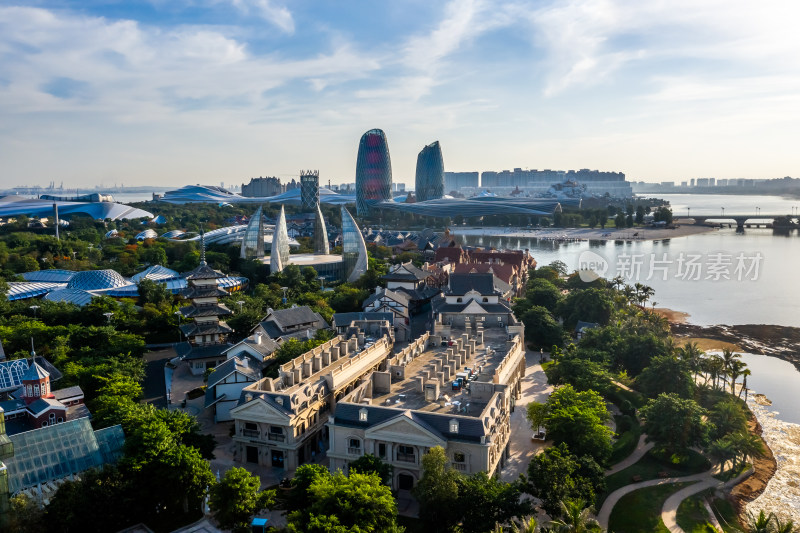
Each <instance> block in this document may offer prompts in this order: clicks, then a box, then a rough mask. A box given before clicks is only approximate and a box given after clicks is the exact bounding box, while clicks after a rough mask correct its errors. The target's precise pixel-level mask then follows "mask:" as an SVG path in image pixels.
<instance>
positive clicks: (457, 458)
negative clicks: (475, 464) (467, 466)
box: [453, 452, 467, 463]
mask: <svg viewBox="0 0 800 533" xmlns="http://www.w3.org/2000/svg"><path fill="white" fill-rule="evenodd" d="M453 462H454V463H466V462H467V456H466V455H464V453H463V452H455V453H454V454H453Z"/></svg>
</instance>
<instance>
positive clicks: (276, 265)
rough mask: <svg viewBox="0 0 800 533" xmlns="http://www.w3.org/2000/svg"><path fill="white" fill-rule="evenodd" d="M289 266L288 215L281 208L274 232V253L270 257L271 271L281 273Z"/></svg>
mask: <svg viewBox="0 0 800 533" xmlns="http://www.w3.org/2000/svg"><path fill="white" fill-rule="evenodd" d="M288 264H289V232H288V231H287V228H286V213H285V212H284V210H283V206H281V214H280V215H279V216H278V223H277V224H275V231H273V232H272V253H271V255H270V263H269V271H270V273H271V274H275V273H276V272H280V271H281V270H283V269H284V268H285V267H286V265H288Z"/></svg>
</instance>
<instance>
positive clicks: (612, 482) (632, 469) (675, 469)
mask: <svg viewBox="0 0 800 533" xmlns="http://www.w3.org/2000/svg"><path fill="white" fill-rule="evenodd" d="M709 468H711V465H710V463H709V462H708V460H707V459H706V458H705V457H703V456H702V455H701V454H699V453H697V452H695V451H692V450H689V454H688V456H687V457H686V458H685V459H684V460H683V461H682V462H680V463H677V464H676V463H673V462H670V461H667V460H664V459H663V458H661V457H659V456H658V455H656V454H655V453H654V452H653V450H650V451H649V452H647V453H646V454H645V455H644V457H642V458H641V459H639V461H638V462H637V463H636V464H634V465H631V466H629V467H628V468H626V469H625V470H621V471H620V472H617V473H616V474H612V475H610V476H608V477H607V478H606V493H605V494H603V495H601V496H600V497H599V498H598V503H597V505H598V506H600V505H602V502H603V500H605V499H606V496H608V495H609V494H611V493H612V492H614V491H615V490H617V489H618V488H620V487H624V486H625V485H630V484H631V483H634V481H633V478H634V477H635V476H639V477H640V478H641V479H640V480H639V481H647V480H648V479H656V478H659V477H661V476H659V473H661V472H666V474H667V476H666V477H680V476H688V475H691V474H698V473H700V472H705V471H706V470H708V469H709Z"/></svg>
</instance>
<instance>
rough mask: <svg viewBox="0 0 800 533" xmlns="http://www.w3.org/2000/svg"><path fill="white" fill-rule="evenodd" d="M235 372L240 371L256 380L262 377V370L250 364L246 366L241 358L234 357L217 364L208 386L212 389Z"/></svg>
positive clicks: (209, 377)
mask: <svg viewBox="0 0 800 533" xmlns="http://www.w3.org/2000/svg"><path fill="white" fill-rule="evenodd" d="M234 372H239V373H240V374H242V375H243V376H246V377H247V378H250V379H252V380H253V381H254V382H255V381H258V380H259V379H261V372H260V371H259V370H257V369H255V368H252V367H250V366H244V364H242V360H241V359H239V358H237V357H234V358H232V359H228V360H227V361H225V362H224V363H222V364H220V365H217V367H216V368H215V369H214V371H213V372H212V373H211V374H210V375H209V376H208V388H209V389H210V388H211V387H213V386H215V385H216V384H217V383H219V382H220V381H222V380H223V379H225V378H226V377H228V376H230V375H231V374H232V373H234Z"/></svg>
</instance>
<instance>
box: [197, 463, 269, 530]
mask: <svg viewBox="0 0 800 533" xmlns="http://www.w3.org/2000/svg"><path fill="white" fill-rule="evenodd" d="M260 487H261V479H260V478H259V477H258V476H254V475H252V474H251V473H250V472H248V471H247V470H245V469H244V468H231V469H230V470H228V471H227V472H225V476H224V477H223V478H222V479H221V480H220V481H219V483H215V484H213V485H212V486H211V490H210V497H209V502H208V503H209V507H210V508H211V510H212V511H213V512H214V518H215V519H216V520H217V522H219V525H220V526H221V527H222V528H223V529H232V530H234V531H247V530H248V520H249V519H250V517H251V516H253V515H254V514H255V513H257V512H259V511H261V510H262V509H265V508H267V507H270V506H272V505H273V504H274V502H275V491H274V490H269V491H267V490H259V489H260Z"/></svg>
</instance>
